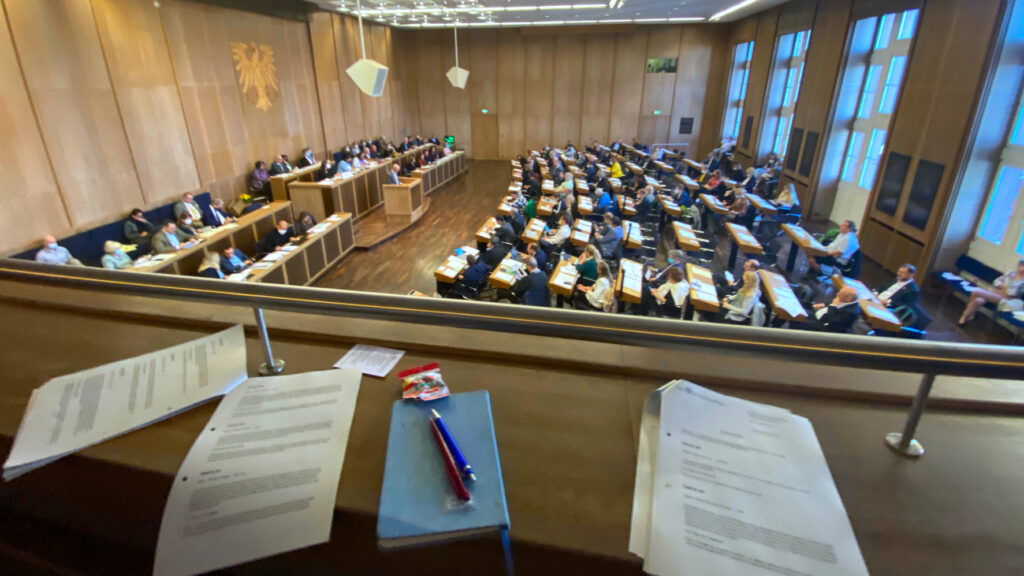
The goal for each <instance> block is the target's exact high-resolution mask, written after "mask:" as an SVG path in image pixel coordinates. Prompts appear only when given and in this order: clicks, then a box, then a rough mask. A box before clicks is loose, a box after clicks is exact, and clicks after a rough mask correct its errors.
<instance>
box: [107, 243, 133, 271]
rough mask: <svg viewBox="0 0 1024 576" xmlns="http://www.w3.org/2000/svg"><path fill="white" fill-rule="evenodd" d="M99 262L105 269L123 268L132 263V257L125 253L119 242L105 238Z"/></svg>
mask: <svg viewBox="0 0 1024 576" xmlns="http://www.w3.org/2000/svg"><path fill="white" fill-rule="evenodd" d="M100 264H101V265H102V266H103V267H104V268H106V269H107V270H124V269H125V268H128V267H130V266H131V265H132V258H131V256H129V255H128V254H126V253H125V251H124V247H123V246H122V245H121V243H120V242H115V241H114V240H107V241H106V242H104V243H103V257H102V258H100Z"/></svg>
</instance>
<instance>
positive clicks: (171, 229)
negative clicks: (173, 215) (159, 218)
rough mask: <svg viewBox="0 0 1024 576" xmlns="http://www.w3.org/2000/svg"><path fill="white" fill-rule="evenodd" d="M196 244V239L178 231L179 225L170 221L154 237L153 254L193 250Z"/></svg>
mask: <svg viewBox="0 0 1024 576" xmlns="http://www.w3.org/2000/svg"><path fill="white" fill-rule="evenodd" d="M195 243H196V240H195V238H192V237H190V236H189V235H188V234H185V233H184V232H182V231H181V230H178V225H177V224H175V223H174V221H173V220H168V221H167V222H164V225H163V227H161V228H160V231H159V232H157V233H156V234H154V235H153V253H155V254H171V253H174V252H177V251H178V250H184V249H185V248H191V247H192V246H193V245H195Z"/></svg>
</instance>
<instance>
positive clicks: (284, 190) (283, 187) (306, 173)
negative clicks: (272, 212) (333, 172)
mask: <svg viewBox="0 0 1024 576" xmlns="http://www.w3.org/2000/svg"><path fill="white" fill-rule="evenodd" d="M318 172H320V162H317V163H316V164H313V165H312V166H306V167H305V168H295V169H294V170H292V171H291V172H285V173H284V174H275V175H273V176H271V177H270V193H271V194H272V195H273V197H274V200H275V201H284V200H288V199H289V198H288V183H289V182H294V181H296V180H303V181H306V182H312V181H313V180H314V179H315V178H316V175H317V173H318Z"/></svg>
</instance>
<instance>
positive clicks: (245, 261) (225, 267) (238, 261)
mask: <svg viewBox="0 0 1024 576" xmlns="http://www.w3.org/2000/svg"><path fill="white" fill-rule="evenodd" d="M249 266H252V258H249V257H248V256H246V255H245V254H244V253H242V251H241V250H236V249H235V248H232V247H231V246H228V247H227V248H225V249H224V253H223V254H222V255H221V258H220V270H221V272H223V273H224V274H238V273H239V272H241V271H242V270H245V269H246V268H248V267H249Z"/></svg>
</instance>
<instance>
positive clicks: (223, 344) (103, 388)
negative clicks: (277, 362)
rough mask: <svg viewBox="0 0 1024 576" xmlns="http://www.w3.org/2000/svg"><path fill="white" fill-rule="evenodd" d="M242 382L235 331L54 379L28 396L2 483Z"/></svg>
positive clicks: (241, 351)
mask: <svg viewBox="0 0 1024 576" xmlns="http://www.w3.org/2000/svg"><path fill="white" fill-rule="evenodd" d="M246 377H247V375H246V368H245V334H244V332H243V331H242V327H241V326H240V325H239V326H235V327H233V328H229V329H227V330H224V331H223V332H218V333H217V334H213V335H211V336H206V337H204V338H200V339H198V340H193V341H191V342H186V343H184V344H179V345H177V346H172V347H170V348H166V349H164V350H159V351H157V352H151V353H149V354H143V355H142V356H138V357H135V358H130V359H128V360H120V361H118V362H112V363H110V364H105V365H103V366H98V367H96V368H90V369H88V370H83V371H81V372H76V373H74V374H67V375H65V376H60V377H57V378H54V379H52V380H50V381H48V382H47V383H46V384H43V385H42V386H40V387H39V388H37V389H36V390H34V391H33V392H32V397H31V399H30V400H29V403H28V408H27V409H26V410H25V416H24V418H23V419H22V422H21V425H20V427H19V428H18V434H17V436H16V437H15V438H14V446H13V447H12V449H11V454H10V456H8V458H7V462H5V463H4V472H3V476H4V480H12V479H14V478H17V477H18V476H20V475H22V474H24V473H26V472H29V471H30V470H34V469H36V468H39V467H40V466H43V465H45V464H48V463H50V462H53V461H54V460H57V459H58V458H61V457H63V456H67V455H68V454H71V453H73V452H77V451H78V450H81V449H83V448H87V447H89V446H92V445H93V444H98V443H100V442H102V441H104V440H108V439H110V438H113V437H115V436H120V435H121V434H124V433H126V432H130V431H132V430H135V429H136V428H141V427H143V426H146V425H147V424H152V423H153V422H156V421H158V420H162V419H164V418H167V417H170V416H173V415H175V414H178V413H179V412H183V411H185V410H187V409H189V408H191V407H193V406H196V405H198V404H200V403H202V402H205V401H207V400H209V399H211V398H214V397H217V396H220V395H222V394H226V393H228V392H230V391H231V390H232V389H233V388H234V387H235V386H238V384H240V383H241V382H242V381H244V380H245V379H246Z"/></svg>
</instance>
